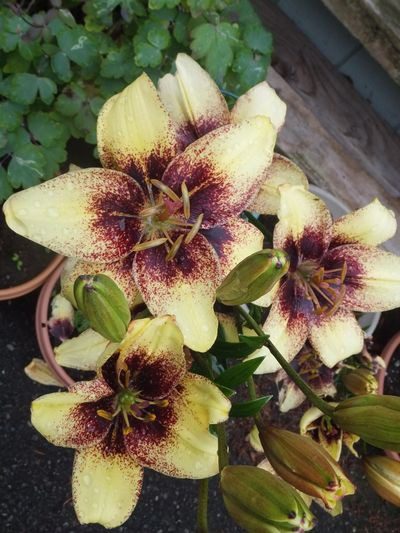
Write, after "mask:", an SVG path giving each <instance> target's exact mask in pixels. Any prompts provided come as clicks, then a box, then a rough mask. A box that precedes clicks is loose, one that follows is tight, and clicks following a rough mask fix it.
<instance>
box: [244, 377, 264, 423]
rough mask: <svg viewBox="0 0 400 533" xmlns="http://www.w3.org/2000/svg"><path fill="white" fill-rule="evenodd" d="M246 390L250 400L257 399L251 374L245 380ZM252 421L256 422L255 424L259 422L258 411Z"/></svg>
mask: <svg viewBox="0 0 400 533" xmlns="http://www.w3.org/2000/svg"><path fill="white" fill-rule="evenodd" d="M247 390H248V391H249V396H250V400H257V391H256V386H255V384H254V379H253V376H250V377H249V379H248V380H247ZM254 421H255V423H256V424H257V426H258V425H259V424H261V416H260V413H257V414H256V415H254Z"/></svg>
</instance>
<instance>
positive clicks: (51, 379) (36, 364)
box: [24, 357, 65, 387]
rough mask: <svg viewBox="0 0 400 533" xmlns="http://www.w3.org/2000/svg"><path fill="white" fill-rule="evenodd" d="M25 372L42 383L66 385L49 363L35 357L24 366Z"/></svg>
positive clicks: (55, 385)
mask: <svg viewBox="0 0 400 533" xmlns="http://www.w3.org/2000/svg"><path fill="white" fill-rule="evenodd" d="M24 372H25V374H26V375H27V376H28V377H29V378H30V379H31V380H33V381H36V382H37V383H41V384H42V385H53V386H54V387H65V384H64V383H63V382H62V381H61V380H60V379H59V378H57V376H56V375H55V374H54V372H53V371H52V369H51V368H50V367H49V365H48V364H47V363H46V362H45V361H43V359H38V358H37V357H34V358H33V359H32V361H31V362H30V363H29V365H27V366H26V367H25V368H24Z"/></svg>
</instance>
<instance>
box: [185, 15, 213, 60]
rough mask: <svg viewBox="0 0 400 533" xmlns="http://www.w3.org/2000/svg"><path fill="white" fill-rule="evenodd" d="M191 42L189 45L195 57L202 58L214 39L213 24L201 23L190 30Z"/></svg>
mask: <svg viewBox="0 0 400 533" xmlns="http://www.w3.org/2000/svg"><path fill="white" fill-rule="evenodd" d="M192 38H193V42H192V44H191V45H190V48H191V49H192V51H193V53H194V54H195V56H196V57H198V58H202V57H205V56H206V55H207V53H208V52H209V50H210V48H211V46H212V45H213V42H214V40H215V26H214V25H213V24H208V23H206V24H201V25H200V26H197V28H195V29H194V30H193V31H192Z"/></svg>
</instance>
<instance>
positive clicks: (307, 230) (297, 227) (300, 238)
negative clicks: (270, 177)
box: [274, 185, 332, 259]
mask: <svg viewBox="0 0 400 533" xmlns="http://www.w3.org/2000/svg"><path fill="white" fill-rule="evenodd" d="M280 193H281V202H280V206H279V210H278V218H279V222H278V223H277V225H276V226H275V229H274V248H283V249H286V247H287V246H289V245H290V243H294V244H295V246H296V247H297V250H298V253H299V254H301V255H302V257H303V259H320V257H321V256H322V255H323V253H324V252H325V251H326V250H327V248H328V246H329V243H330V241H331V235H332V217H331V215H330V213H329V211H328V208H327V207H326V205H325V204H324V202H323V201H322V200H321V199H320V198H318V196H315V194H312V193H311V192H309V191H307V190H306V189H305V188H304V187H301V186H300V185H295V186H291V185H283V186H282V187H281V188H280Z"/></svg>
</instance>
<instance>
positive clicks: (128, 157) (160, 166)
mask: <svg viewBox="0 0 400 533" xmlns="http://www.w3.org/2000/svg"><path fill="white" fill-rule="evenodd" d="M97 143H98V150H99V155H100V160H101V162H102V164H103V166H104V167H105V168H114V169H116V170H122V171H123V172H126V173H127V174H130V175H131V176H133V177H134V178H135V179H137V180H138V181H139V182H140V183H141V184H143V183H144V181H145V180H147V179H150V178H154V179H160V178H161V177H162V174H163V172H164V170H165V168H166V167H167V165H168V163H169V162H170V161H171V160H172V159H173V157H174V156H175V155H176V154H177V153H178V143H177V139H176V131H175V128H174V125H173V123H172V121H171V118H170V117H169V115H168V113H167V111H166V109H165V108H164V106H163V104H162V103H161V100H160V98H159V96H158V93H157V90H156V88H155V87H154V85H153V83H152V81H151V80H150V78H149V77H148V76H147V74H142V75H141V76H140V77H139V78H137V79H136V80H135V81H134V82H132V83H131V84H130V85H128V87H126V88H125V89H124V90H123V91H122V92H121V93H119V94H116V95H115V96H113V97H111V98H110V99H109V100H107V102H106V103H105V104H104V106H103V108H102V109H101V111H100V114H99V117H98V120H97Z"/></svg>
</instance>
